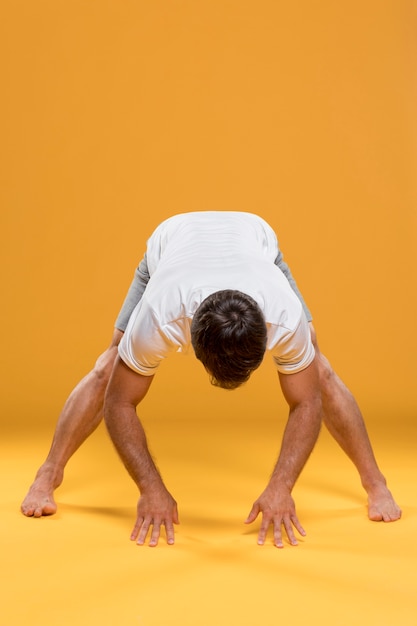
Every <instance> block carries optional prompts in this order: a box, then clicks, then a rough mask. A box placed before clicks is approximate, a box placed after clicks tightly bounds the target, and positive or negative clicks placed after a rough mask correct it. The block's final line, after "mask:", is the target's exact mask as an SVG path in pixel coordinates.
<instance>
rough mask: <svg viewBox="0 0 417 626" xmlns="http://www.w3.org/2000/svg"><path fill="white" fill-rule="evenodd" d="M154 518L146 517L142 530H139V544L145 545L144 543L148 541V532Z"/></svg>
mask: <svg viewBox="0 0 417 626" xmlns="http://www.w3.org/2000/svg"><path fill="white" fill-rule="evenodd" d="M151 523H152V520H150V519H144V520H143V523H142V526H141V529H140V532H139V536H138V540H137V542H136V543H137V544H138V546H143V544H144V543H145V541H146V535H147V534H148V530H149V526H150V525H151Z"/></svg>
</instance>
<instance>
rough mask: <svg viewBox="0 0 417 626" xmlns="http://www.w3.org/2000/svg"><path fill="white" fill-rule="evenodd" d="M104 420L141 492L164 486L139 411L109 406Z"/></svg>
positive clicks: (126, 407)
mask: <svg viewBox="0 0 417 626" xmlns="http://www.w3.org/2000/svg"><path fill="white" fill-rule="evenodd" d="M104 419H105V422H106V426H107V430H108V432H109V434H110V437H111V439H112V441H113V444H114V446H115V448H116V450H117V452H118V454H119V456H120V458H121V460H122V461H123V464H124V466H125V467H126V469H127V471H128V472H129V474H130V476H131V477H132V478H133V480H134V481H135V483H136V485H137V486H138V488H139V490H140V491H141V492H142V491H145V490H148V489H151V488H152V487H153V486H160V485H161V484H162V478H161V476H160V474H159V472H158V469H157V468H156V465H155V463H154V461H153V459H152V457H151V454H150V452H149V448H148V444H147V440H146V434H145V431H144V429H143V426H142V424H141V422H140V421H139V419H138V417H137V415H136V411H135V407H134V406H131V405H127V406H126V405H124V406H123V405H122V406H120V405H119V406H117V405H113V404H112V403H109V404H107V405H106V407H105V411H104Z"/></svg>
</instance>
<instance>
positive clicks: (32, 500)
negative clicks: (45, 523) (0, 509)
mask: <svg viewBox="0 0 417 626" xmlns="http://www.w3.org/2000/svg"><path fill="white" fill-rule="evenodd" d="M36 483H37V481H36V480H35V482H34V483H33V485H32V486H31V488H30V489H29V491H28V494H27V496H26V498H25V499H24V500H23V502H22V506H21V507H20V508H21V511H22V513H23V515H26V516H27V517H42V515H53V514H54V513H56V510H57V505H56V503H55V500H54V496H53V490H49V489H45V488H42V487H40V486H39V487H38V486H37V484H36Z"/></svg>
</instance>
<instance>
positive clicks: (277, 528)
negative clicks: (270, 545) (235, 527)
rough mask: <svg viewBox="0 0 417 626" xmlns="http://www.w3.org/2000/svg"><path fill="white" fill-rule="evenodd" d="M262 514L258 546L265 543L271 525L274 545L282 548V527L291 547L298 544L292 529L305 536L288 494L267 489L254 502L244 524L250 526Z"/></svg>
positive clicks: (292, 501)
mask: <svg viewBox="0 0 417 626" xmlns="http://www.w3.org/2000/svg"><path fill="white" fill-rule="evenodd" d="M259 513H262V522H261V527H260V529H259V534H258V544H259V545H263V544H264V543H265V539H266V535H267V532H268V529H269V526H270V525H271V524H272V526H273V533H274V545H275V546H276V547H277V548H283V547H284V543H283V540H282V527H284V529H285V532H286V535H287V537H288V540H289V542H290V544H291V545H293V546H296V545H297V544H298V542H297V539H296V537H295V534H294V528H295V529H296V530H297V531H298V532H299V533H300V535H302V536H303V537H304V536H305V535H306V532H305V530H304V528H303V527H302V526H301V524H300V522H299V520H298V517H297V514H296V512H295V504H294V500H293V498H292V496H291V494H290V493H289V492H285V491H277V490H275V489H272V488H271V487H269V486H268V487H267V488H266V489H265V491H264V492H263V493H262V494H261V496H260V497H259V498H258V499H257V500H256V501H255V502H254V504H253V506H252V510H251V512H250V513H249V515H248V518H247V520H246V522H245V524H251V523H252V522H254V521H255V519H256V518H257V517H258V515H259Z"/></svg>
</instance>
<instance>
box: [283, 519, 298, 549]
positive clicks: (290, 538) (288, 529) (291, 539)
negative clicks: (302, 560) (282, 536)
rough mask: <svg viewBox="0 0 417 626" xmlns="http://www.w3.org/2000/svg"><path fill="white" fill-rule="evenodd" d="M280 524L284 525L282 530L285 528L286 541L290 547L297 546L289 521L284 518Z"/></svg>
mask: <svg viewBox="0 0 417 626" xmlns="http://www.w3.org/2000/svg"><path fill="white" fill-rule="evenodd" d="M282 523H283V524H284V528H285V532H286V533H287V537H288V541H289V542H290V544H291V545H292V546H297V545H298V541H297V539H296V538H295V535H294V530H293V527H292V524H291V520H290V519H288V518H285V519H284V520H283V521H282ZM281 547H282V546H281Z"/></svg>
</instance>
